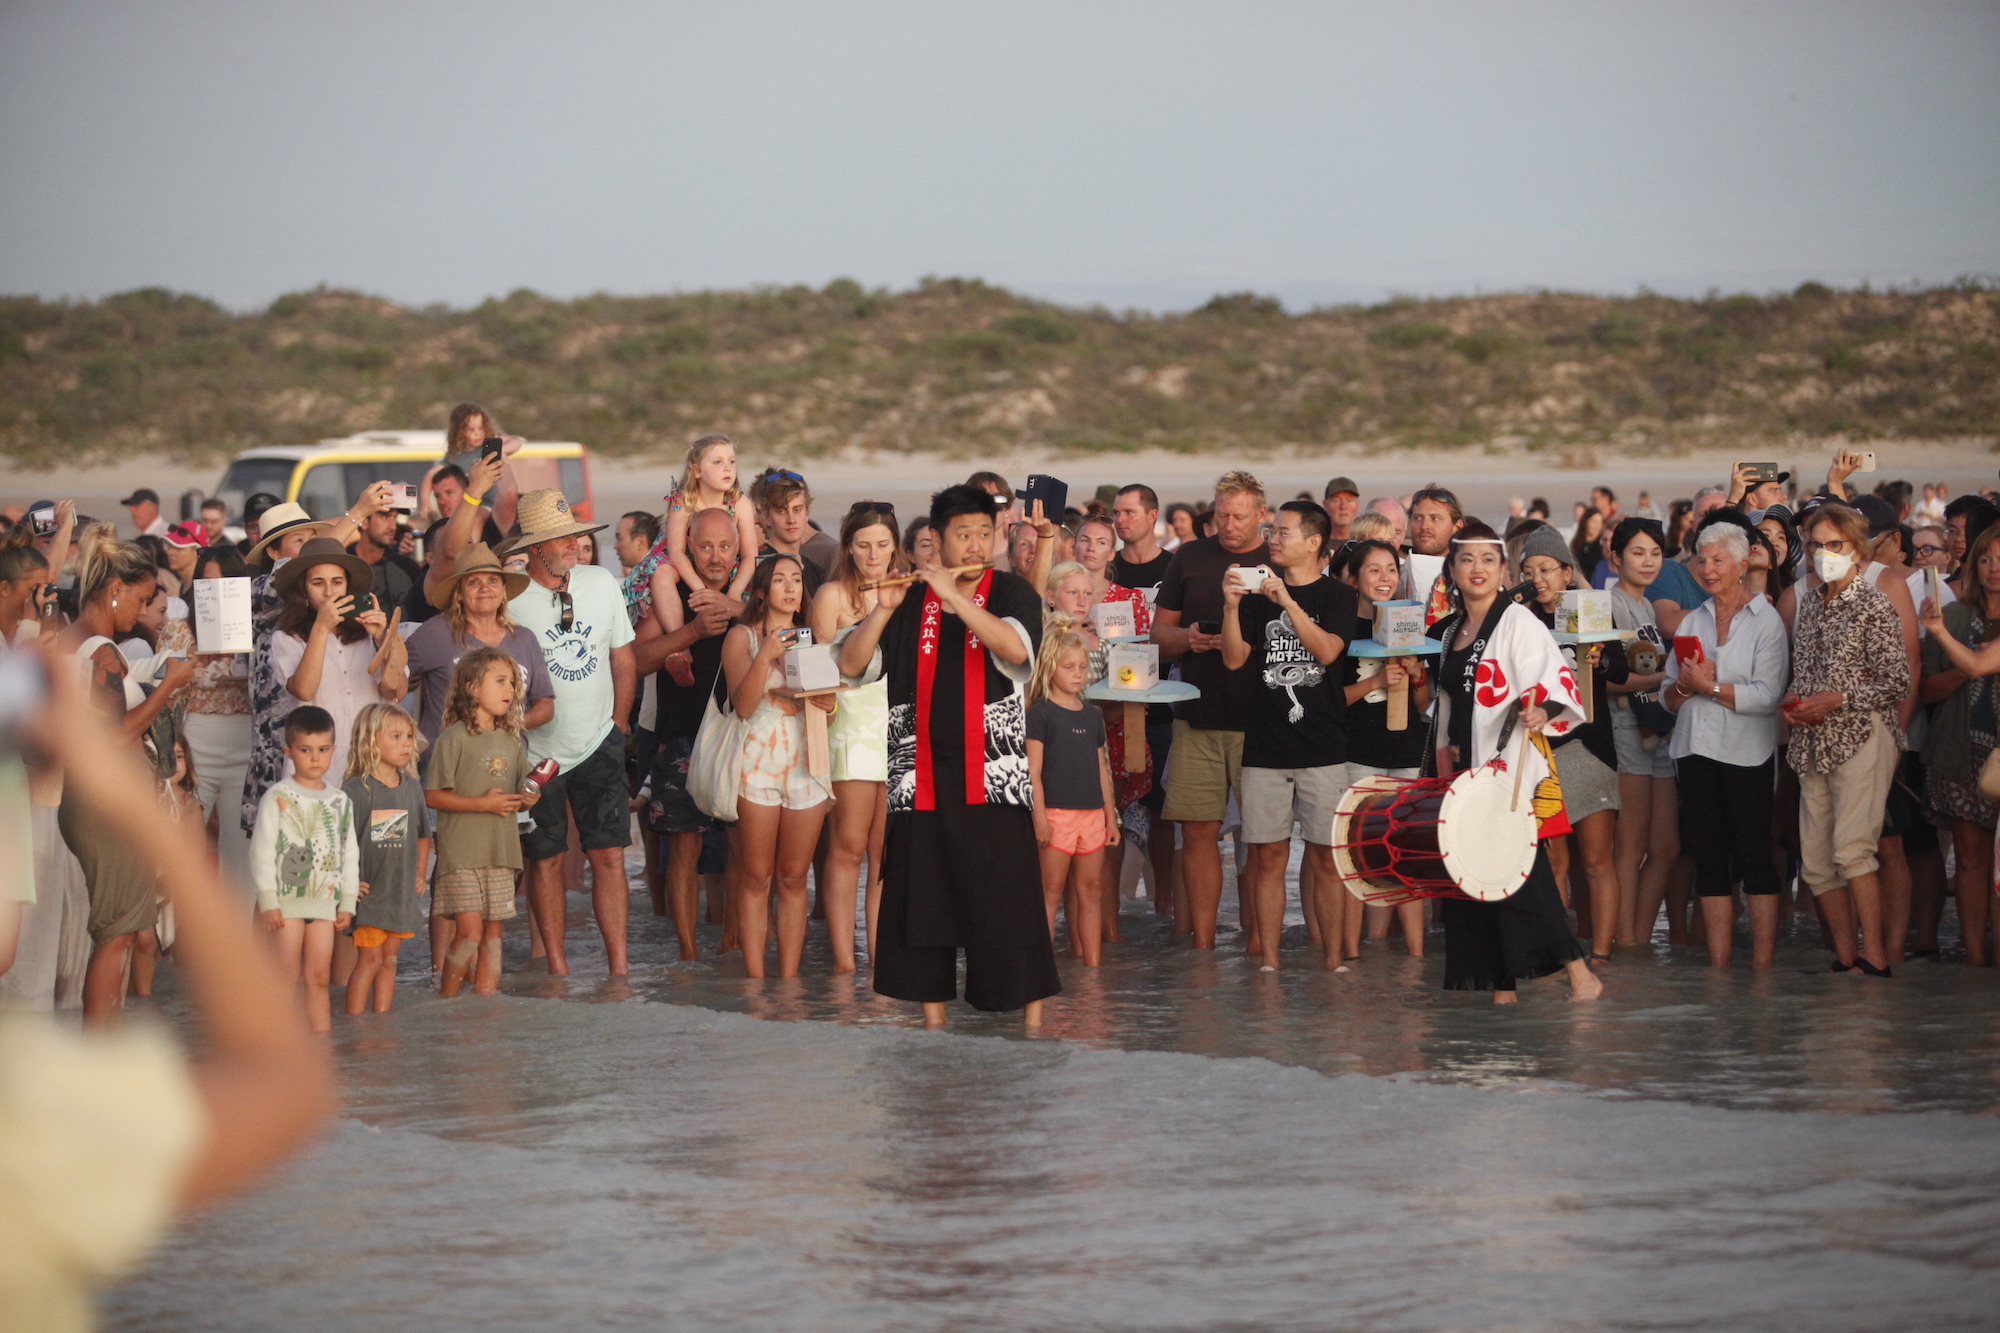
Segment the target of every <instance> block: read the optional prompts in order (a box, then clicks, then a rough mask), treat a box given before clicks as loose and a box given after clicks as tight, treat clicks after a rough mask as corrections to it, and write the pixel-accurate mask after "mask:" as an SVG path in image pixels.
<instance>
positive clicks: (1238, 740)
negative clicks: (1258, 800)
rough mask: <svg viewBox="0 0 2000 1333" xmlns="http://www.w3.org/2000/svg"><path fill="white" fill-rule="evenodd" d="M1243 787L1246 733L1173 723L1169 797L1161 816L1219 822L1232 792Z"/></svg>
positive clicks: (1192, 821)
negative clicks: (1200, 728) (1244, 738)
mask: <svg viewBox="0 0 2000 1333" xmlns="http://www.w3.org/2000/svg"><path fill="white" fill-rule="evenodd" d="M1242 790H1243V733H1242V732H1240V731H1201V730H1197V729H1196V728H1194V727H1191V726H1189V725H1188V724H1187V723H1185V722H1182V721H1179V720H1178V719H1177V720H1176V721H1175V722H1174V743H1173V746H1172V749H1171V750H1170V752H1169V753H1168V755H1167V799H1166V801H1165V803H1164V805H1163V806H1162V807H1161V810H1160V818H1162V819H1171V820H1174V821H1175V822H1177V823H1185V824H1219V823H1221V822H1222V815H1223V812H1224V811H1225V810H1227V809H1228V808H1229V796H1230V793H1231V792H1240V791H1242Z"/></svg>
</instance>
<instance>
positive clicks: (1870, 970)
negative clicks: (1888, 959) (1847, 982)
mask: <svg viewBox="0 0 2000 1333" xmlns="http://www.w3.org/2000/svg"><path fill="white" fill-rule="evenodd" d="M1854 965H1855V966H1856V967H1858V968H1860V969H1861V975H1863V976H1866V977H1893V976H1895V975H1896V969H1895V968H1893V967H1877V966H1875V964H1873V963H1871V962H1869V961H1868V960H1867V959H1866V958H1857V959H1855V960H1854Z"/></svg>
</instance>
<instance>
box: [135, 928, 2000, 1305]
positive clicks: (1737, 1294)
mask: <svg viewBox="0 0 2000 1333" xmlns="http://www.w3.org/2000/svg"><path fill="white" fill-rule="evenodd" d="M1232 900H1233V893H1226V894H1225V909H1224V915H1225V924H1224V928H1223V931H1222V945H1223V947H1222V948H1221V949H1220V950H1218V951H1217V952H1216V953H1214V954H1213V955H1198V954H1195V953H1193V952H1191V951H1188V950H1186V949H1183V948H1181V947H1179V946H1178V945H1176V944H1174V943H1173V942H1172V940H1171V939H1170V938H1169V937H1168V934H1167V932H1166V931H1165V930H1164V929H1163V927H1162V926H1161V924H1160V923H1159V922H1158V921H1157V920H1156V919H1155V918H1153V917H1152V916H1151V915H1150V912H1149V910H1148V909H1146V908H1145V907H1143V906H1141V905H1140V904H1136V903H1128V904H1127V906H1126V915H1125V917H1124V924H1125V928H1126V940H1127V942H1126V943H1125V944H1123V945H1115V946H1107V955H1108V959H1109V961H1108V963H1107V965H1106V966H1105V967H1104V968H1102V969H1100V970H1099V971H1098V972H1096V973H1094V974H1093V973H1089V972H1086V971H1085V970H1084V969H1082V968H1081V967H1080V966H1077V965H1076V964H1074V963H1073V962H1072V961H1070V960H1068V959H1064V960H1063V976H1064V985H1065V993H1064V995H1063V996H1062V997H1061V998H1060V999H1058V1000H1053V1001H1051V1002H1050V1004H1049V1006H1048V1024H1047V1027H1046V1029H1045V1031H1044V1033H1043V1034H1042V1035H1041V1036H1039V1037H1028V1036H1026V1035H1025V1034H1024V1033H1023V1032H1022V1030H1021V1027H1020V1023H1019V1019H1018V1017H1000V1016H991V1015H979V1014H975V1013H973V1012H972V1011H971V1010H969V1009H966V1008H965V1007H964V1006H962V1005H954V1006H953V1007H952V1025H951V1029H950V1030H949V1031H947V1032H943V1033H926V1032H923V1031H921V1030H919V1029H918V1028H917V1027H916V1026H915V1024H916V1016H915V1014H914V1013H913V1012H912V1007H911V1006H907V1005H900V1004H895V1003H891V1002H888V1001H884V1000H881V999H879V998H878V997H875V996H873V995H872V994H870V992H869V991H868V989H867V986H866V983H865V981H864V980H862V979H860V978H856V977H835V976H831V975H829V972H828V957H827V953H826V941H825V936H824V931H823V927H821V926H820V925H818V924H817V923H816V924H815V926H814V933H813V935H812V937H811V940H810V943H809V947H808V953H807V962H806V966H805V969H804V971H805V975H804V976H803V977H802V978H801V979H799V980H797V981H791V982H781V981H775V980H774V981H765V982H753V981H749V980H748V979H746V978H744V977H743V975H742V964H741V960H740V957H736V956H732V957H730V958H725V959H719V960H718V959H713V958H709V959H705V960H703V961H702V962H699V963H695V964H673V963H667V962H664V961H662V960H663V959H665V958H667V957H670V956H671V954H672V948H671V944H670V932H669V930H668V928H667V926H666V923H664V922H662V921H660V920H659V919H657V918H654V917H652V916H650V915H649V914H648V913H647V911H646V908H645V905H644V902H643V897H641V898H640V899H638V900H635V903H634V908H635V915H634V917H633V940H634V950H633V955H634V958H635V959H636V960H637V963H636V966H635V970H634V973H633V976H632V978H631V979H630V982H629V983H607V982H606V981H605V979H604V977H603V974H602V962H601V957H602V955H601V948H600V946H599V945H598V943H597V940H596V935H595V931H594V927H593V926H592V924H591V922H590V920H589V916H588V909H587V906H586V902H587V900H586V899H585V898H582V897H574V896H573V897H572V899H571V911H572V918H571V925H570V936H569V937H570V957H571V962H572V967H573V969H574V974H573V976H572V977H570V978H569V979H568V980H566V981H564V980H557V979H552V978H549V977H547V976H546V975H543V974H542V973H540V972H539V971H538V970H536V965H534V964H531V963H529V962H528V961H527V960H526V958H525V957H524V956H523V955H524V954H525V926H523V925H522V924H521V923H519V922H517V923H516V927H515V930H514V932H513V937H512V939H511V940H510V952H509V958H508V963H507V966H508V969H509V972H508V975H507V977H506V980H505V986H504V993H503V995H502V996H500V997H495V998H491V999H481V998H478V997H473V996H469V995H468V996H461V997H460V998H458V999H456V1000H450V1001H445V1000H440V999H437V998H436V997H435V996H434V995H433V994H432V993H431V992H430V991H429V990H428V988H427V986H426V985H425V978H424V977H423V976H422V975H421V972H420V969H419V968H418V967H415V966H412V967H409V968H406V971H405V976H404V985H403V987H402V988H401V990H400V991H399V994H398V997H397V1008H396V1010H395V1012H394V1013H393V1014H391V1015H388V1016H386V1017H367V1018H363V1019H359V1020H350V1019H344V1018H337V1019H336V1024H335V1036H334V1043H335V1050H336V1054H337V1058H338V1060H339V1063H340V1066H341V1069H342V1072H343V1081H344V1084H345V1089H346V1093H345V1095H346V1105H345V1108H344V1112H343V1114H342V1116H341V1118H340V1120H339V1122H338V1124H337V1126H336V1127H335V1129H334V1130H333V1131H332V1133H330V1134H329V1136H328V1137H327V1139H326V1140H325V1141H324V1143H323V1144H322V1145H321V1146H320V1147H319V1148H317V1149H316V1150H315V1151H314V1152H313V1153H312V1154H311V1155H310V1156H309V1157H308V1158H307V1159H306V1160H305V1161H303V1162H301V1163H300V1164H298V1165H296V1166H294V1167H292V1168H290V1169H288V1170H287V1171H286V1172H285V1173H284V1175H283V1177H282V1178H281V1179H280V1180H279V1181H278V1182H277V1183H276V1184H275V1185H274V1186H273V1187H272V1188H271V1189H269V1190H267V1191H265V1192H263V1193H260V1194H259V1195H257V1196H255V1197H253V1198H252V1199H250V1200H247V1201H245V1202H243V1203H240V1204H238V1205H235V1206H233V1207H230V1208H227V1209H224V1210H222V1211H221V1212H219V1213H217V1214H216V1215H214V1216H212V1217H211V1218H209V1219H206V1220H204V1221H202V1222H199V1223H197V1224H195V1225H194V1226H193V1227H191V1228H190V1229H189V1230H188V1231H186V1232H185V1233H183V1234H182V1235H181V1236H179V1237H177V1238H176V1239H175V1240H174V1241H173V1242H172V1243H171V1244H170V1245H169V1246H168V1247H166V1249H165V1250H164V1251H163V1252H162V1253H161V1254H160V1255H159V1256H158V1257H157V1258H156V1259H155V1261H154V1262H153V1263H152V1264H151V1265H150V1266H149V1267H148V1269H147V1270H146V1271H145V1272H144V1273H143V1274H142V1275H140V1276H139V1277H138V1278H136V1279H135V1280H134V1281H132V1282H130V1283H128V1284H126V1285H125V1286H123V1287H121V1288H119V1289H118V1290H117V1291H116V1292H114V1293H113V1294H112V1296H111V1299H110V1302H109V1306H108V1311H107V1318H106V1327H109V1328H114V1329H130V1330H141V1329H145V1330H152V1329H162V1330H164V1329H196V1328H200V1329H246V1330H247V1329H264V1328H270V1327H276V1326H284V1327H290V1328H301V1329H346V1328H359V1327H364V1326H368V1327H376V1328H390V1329H400V1328H439V1327H445V1328H459V1327H479V1328H482V1329H485V1330H513V1329H523V1330H526V1329H531V1328H535V1329H541V1328H549V1327H561V1328H570V1327H604V1328H656V1327H674V1328H691V1329H737V1328H742V1329H801V1330H804V1329H813V1330H825V1329H832V1330H848V1329H853V1330H861V1329H869V1330H879V1329H892V1330H900V1329H947V1328H950V1329H958V1328H964V1327H972V1326H976V1327H986V1328H995V1329H1045V1328H1058V1327H1060V1328H1076V1329H1099V1328H1101V1329H1125V1328H1135V1329H1136V1328H1165V1329H1300V1330H1308V1329H1326V1328H1335V1327H1338V1328H1349V1329H1369V1330H1373V1329H1383V1330H1391V1329H1393V1330H1403V1329H1471V1328H1479V1329H1596V1328H1641V1327H1644V1328H1700V1329H1717V1330H1725V1329H1726V1330H1740V1329H1762V1328H1771V1329H1863V1328H1881V1327H1884V1326H1891V1327H1924V1328H1976V1327H1991V1318H1992V1309H1993V1292H1994V1284H1993V1276H1992V1275H1993V1269H1992V1266H1991V1255H1992V1253H1993V1252H1994V1247H1995V1245H1996V1243H2000V1117H1996V1115H1995V1111H1996V1110H2000V981H1996V978H1995V974H1994V973H1993V972H1991V971H1985V970H1980V971H1972V970H1968V969H1966V968H1964V967H1962V966H1960V965H1958V963H1957V962H1956V961H1954V960H1953V959H1952V958H1951V956H1950V955H1951V951H1950V950H1949V949H1948V950H1947V957H1946V959H1945V961H1941V962H1933V961H1918V962H1912V963H1908V964H1905V965H1904V966H1903V967H1901V968H1899V969H1898V975H1897V979H1896V980H1894V981H1891V982H1886V983H1885V982H1878V981H1870V980H1866V979H1862V980H1856V979H1853V978H1850V977H1846V976H1836V975H1833V974H1830V973H1828V972H1827V971H1826V955H1825V954H1824V953H1823V952H1821V951H1819V950H1818V949H1817V948H1815V947H1813V945H1812V942H1811V941H1810V940H1809V939H1806V938H1804V937H1803V936H1801V935H1794V936H1790V937H1788V938H1787V939H1786V941H1785V943H1784V944H1783V946H1782V948H1781V950H1780V955H1779V963H1778V966H1777V967H1776V968H1775V969H1773V970H1772V971H1771V972H1769V973H1766V974H1762V975H1755V976H1753V975H1752V974H1751V973H1750V972H1749V971H1748V969H1747V968H1746V967H1744V966H1743V965H1742V964H1741V962H1739V964H1738V966H1737V967H1736V968H1735V969H1734V970H1732V971H1729V972H1727V973H1714V972H1711V971H1710V970H1709V969H1708V968H1707V967H1706V966H1704V965H1703V961H1704V958H1703V956H1702V955H1701V954H1700V953H1699V951H1696V950H1689V949H1676V950H1669V949H1667V948H1666V947H1665V946H1664V944H1662V945H1659V946H1658V947H1656V948H1655V949H1653V950H1651V951H1650V952H1639V953H1632V954H1623V955H1621V956H1620V958H1619V960H1618V961H1617V962H1616V963H1615V964H1614V965H1613V967H1612V969H1611V972H1610V976H1609V991H1608V995H1607V998H1606V999H1605V1000H1604V1001H1602V1002H1600V1003H1598V1004H1595V1005H1581V1004H1577V1005H1573V1004H1571V1003H1570V1002H1569V1001H1568V999H1567V989H1566V987H1564V986H1563V985H1562V984H1561V982H1560V981H1558V980H1549V981H1544V982H1539V983H1535V984H1533V985H1531V986H1529V987H1527V988H1525V991H1524V995H1523V1001H1522V1003H1521V1004H1520V1005H1519V1006H1518V1007H1517V1008H1515V1009H1512V1010H1505V1009H1502V1010H1497V1011H1496V1009H1495V1008H1494V1006H1492V1005H1491V1004H1490V1003H1489V1002H1488V1001H1487V1000H1486V999H1485V997H1483V996H1473V995H1452V994H1446V993H1444V992H1441V991H1439V990H1438V989H1436V987H1437V984H1438V980H1439V977H1440V975H1441V959H1440V958H1438V957H1436V956H1433V957H1429V958H1425V959H1422V960H1416V959H1410V958H1408V957H1405V956H1404V954H1403V952H1402V949H1401V946H1400V944H1392V945H1387V946H1375V947H1373V948H1372V949H1371V951H1370V952H1369V954H1368V956H1366V957H1364V958H1363V959H1362V960H1361V961H1360V962H1359V963H1358V964H1355V965H1353V967H1352V970H1351V971H1349V972H1347V973H1334V974H1329V973H1326V972H1324V971H1322V970H1320V969H1319V968H1318V966H1317V964H1316V962H1315V961H1314V955H1312V954H1311V953H1310V952H1309V951H1308V950H1307V949H1305V948H1304V947H1303V946H1304V941H1303V938H1302V928H1300V927H1297V926H1294V927H1293V928H1292V929H1291V930H1290V931H1288V933H1287V946H1288V947H1287V952H1286V955H1285V963H1286V968H1285V970H1284V971H1282V972H1280V973H1279V974H1278V975H1276V976H1275V977H1273V976H1268V975H1259V974H1257V973H1256V972H1255V971H1254V969H1253V968H1252V967H1251V966H1250V965H1249V964H1248V963H1247V962H1246V961H1245V960H1244V959H1243V957H1242V956H1241V954H1240V952H1239V951H1236V950H1234V949H1232V948H1231V946H1232V944H1236V943H1239V936H1238V935H1237V934H1236V932H1235V930H1234V929H1233V912H1232V910H1231V908H1230V906H1229V904H1230V903H1231V902H1232ZM1295 919H1296V916H1295ZM1950 920H1951V918H1949V917H1948V922H1949V921H1950ZM718 933H719V932H718V931H717V929H716V928H714V927H707V926H704V927H702V930H701V934H702V938H703V943H704V947H705V948H706V949H709V950H712V949H713V947H714V944H715V942H716V939H717V937H718ZM1432 944H1433V953H1434V954H1435V953H1436V952H1437V946H1438V945H1439V944H1441V941H1439V940H1437V939H1436V938H1435V937H1434V938H1433V941H1432ZM170 986H171V983H169V987H170ZM164 1004H165V1007H166V1008H167V1009H168V1010H169V1012H173V1011H176V1010H177V1009H178V1007H179V1006H178V1002H177V1001H176V1000H175V999H174V998H173V997H172V995H171V993H170V991H169V993H168V994H167V996H166V999H165V1001H164Z"/></svg>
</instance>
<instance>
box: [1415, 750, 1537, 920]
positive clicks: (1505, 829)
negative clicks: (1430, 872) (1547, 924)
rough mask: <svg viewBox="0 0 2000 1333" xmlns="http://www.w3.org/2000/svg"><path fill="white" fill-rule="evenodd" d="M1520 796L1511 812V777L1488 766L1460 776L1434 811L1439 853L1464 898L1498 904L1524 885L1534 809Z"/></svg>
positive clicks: (1530, 855) (1532, 856)
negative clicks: (1435, 813) (1435, 811)
mask: <svg viewBox="0 0 2000 1333" xmlns="http://www.w3.org/2000/svg"><path fill="white" fill-rule="evenodd" d="M1530 795H1531V793H1529V792H1528V791H1526V790H1525V789H1524V790H1523V791H1522V792H1521V808H1520V809H1518V810H1510V809H1508V806H1509V805H1510V804H1512V803H1513V799H1514V776H1513V774H1511V773H1501V772H1498V771H1496V770H1494V769H1491V768H1476V769H1473V770H1472V771H1470V772H1467V773H1461V774H1459V775H1458V777H1457V778H1455V779H1454V780H1453V781H1452V784H1451V790H1450V791H1448V792H1446V793H1445V797H1444V805H1443V806H1442V807H1440V808H1439V810H1438V825H1439V827H1438V850H1439V851H1440V852H1442V853H1443V854H1444V864H1445V869H1447V870H1448V871H1450V872H1451V877H1452V878H1453V879H1454V880H1456V881H1457V882H1458V887H1459V888H1460V889H1461V890H1462V891H1463V892H1464V893H1465V896H1466V897H1468V898H1477V899H1478V900H1479V901H1480V902H1485V903H1492V902H1499V901H1500V900H1501V899H1502V898H1506V897H1509V896H1511V895H1512V894H1513V893H1514V892H1515V891H1516V890H1517V889H1519V888H1520V887H1521V885H1522V884H1524V883H1526V882H1527V878H1528V872H1529V871H1530V870H1532V869H1534V866H1535V830H1536V823H1535V807H1534V802H1533V801H1531V800H1530V799H1529V796H1530Z"/></svg>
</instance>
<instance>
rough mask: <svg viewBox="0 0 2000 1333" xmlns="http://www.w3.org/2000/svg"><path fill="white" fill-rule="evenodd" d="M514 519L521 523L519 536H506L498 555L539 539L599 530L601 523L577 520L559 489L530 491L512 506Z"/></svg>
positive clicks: (602, 529)
mask: <svg viewBox="0 0 2000 1333" xmlns="http://www.w3.org/2000/svg"><path fill="white" fill-rule="evenodd" d="M514 513H515V519H516V521H517V522H518V523H519V524H520V526H521V534H520V536H518V537H509V538H508V539H507V540H506V541H504V542H501V543H500V547H499V550H498V551H497V552H496V554H498V555H503V556H504V555H507V554H509V553H510V552H513V551H519V550H521V549H523V548H525V547H529V546H533V545H535V544H536V543H538V542H552V541H556V540H557V539H559V538H562V537H580V536H582V535H583V534H584V533H586V532H602V531H604V526H605V525H604V524H602V523H579V522H577V521H576V515H574V514H572V513H570V511H569V501H568V500H565V499H563V493H562V492H561V491H558V490H553V489H551V490H545V491H529V492H528V493H527V494H525V495H523V496H522V497H521V503H520V505H519V506H518V507H517V508H516V509H515V511H514Z"/></svg>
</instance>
